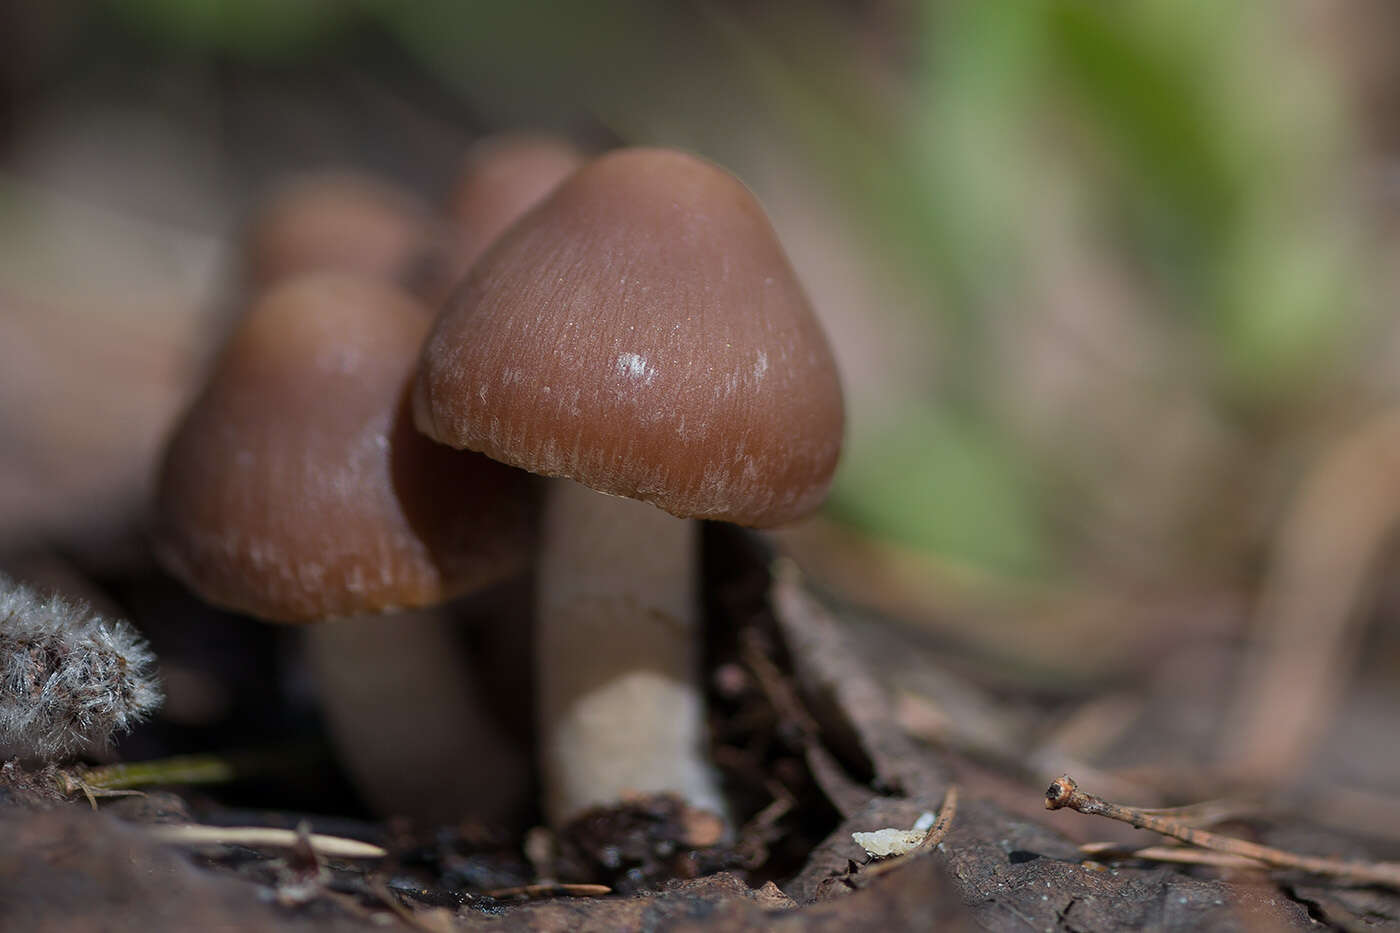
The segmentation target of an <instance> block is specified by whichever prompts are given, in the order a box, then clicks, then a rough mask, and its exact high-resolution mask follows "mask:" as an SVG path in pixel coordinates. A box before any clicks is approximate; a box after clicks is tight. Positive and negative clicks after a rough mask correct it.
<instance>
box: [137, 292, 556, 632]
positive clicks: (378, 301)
mask: <svg viewBox="0 0 1400 933" xmlns="http://www.w3.org/2000/svg"><path fill="white" fill-rule="evenodd" d="M430 321H431V318H430V316H429V314H428V312H427V311H426V310H425V309H424V308H423V307H422V306H421V305H420V304H418V303H417V302H415V301H414V300H413V299H411V298H409V297H408V296H406V295H404V294H402V293H400V292H399V291H397V290H395V289H394V288H392V287H391V286H389V285H385V284H381V283H377V282H374V281H372V280H368V279H363V278H359V277H352V276H345V275H337V274H327V273H322V274H316V275H310V276H304V277H299V278H296V279H292V280H290V281H288V282H286V283H284V284H282V285H280V286H278V287H276V288H274V289H273V290H272V291H270V292H269V293H267V295H265V296H264V297H263V298H262V299H261V300H260V301H258V302H257V304H256V305H255V306H254V307H253V308H252V309H251V310H250V311H249V312H248V314H247V315H246V316H245V317H244V318H243V319H242V321H241V322H240V325H239V327H238V329H237V331H236V332H235V333H234V335H233V338H232V340H231V341H230V343H229V345H228V346H227V348H226V349H225V351H224V354H223V356H222V358H221V359H220V361H219V363H218V365H217V367H216V369H215V371H214V373H213V376H212V378H211V380H210V382H209V384H208V386H207V387H206V388H205V390H204V392H203V393H202V394H201V395H200V397H199V398H198V399H197V400H196V402H195V404H194V406H193V408H192V409H191V410H190V411H189V413H188V414H187V415H186V416H185V418H184V421H183V422H182V423H181V425H180V427H179V429H178V431H177V432H176V434H175V436H174V439H173V440H172V441H171V444H170V447H169V449H168V451H167V454H166V458H165V463H164V468H163V470H162V473H161V477H160V483H159V494H158V507H157V521H156V538H157V542H156V543H157V549H158V553H159V555H160V557H161V558H162V560H163V562H164V563H165V564H166V566H168V567H169V569H170V570H171V571H172V572H173V573H174V574H175V575H176V576H178V577H180V578H181V579H182V580H184V581H185V582H186V583H187V584H188V585H189V586H190V587H191V588H192V589H194V590H196V591H197V592H199V593H200V594H201V595H203V596H204V597H205V598H206V599H208V600H209V601H211V602H214V603H217V604H220V605H223V606H227V607H231V608H235V609H239V610H242V611H244V612H248V613H251V614H253V615H257V616H262V617H265V618H269V619H276V620H280V621H311V620H315V619H320V618H326V617H334V616H348V615H355V614H359V613H364V612H370V611H377V610H388V609H393V608H398V607H409V606H423V605H429V604H433V603H437V602H440V601H442V600H444V599H447V598H448V597H451V596H453V595H456V594H458V593H462V592H465V591H468V590H471V589H474V588H476V587H479V586H483V585H485V584H486V583H488V582H492V581H494V580H497V579H499V578H501V577H502V576H504V575H506V574H508V573H510V572H512V571H514V570H517V569H519V568H521V566H522V565H523V562H524V560H525V557H526V555H527V553H528V548H529V534H530V531H529V525H530V521H529V519H530V516H529V506H528V495H527V490H526V488H525V484H526V480H527V479H528V477H526V476H525V475H524V474H522V473H520V472H519V471H516V470H510V469H508V468H506V467H504V466H501V465H500V464H497V463H494V462H492V461H490V460H488V459H487V458H485V457H481V456H478V455H475V454H470V453H463V452H461V451H455V450H451V449H449V448H447V447H443V446H441V445H438V444H434V443H432V442H431V441H429V440H428V439H427V438H425V437H423V436H422V435H421V434H419V433H418V432H417V431H415V430H414V429H413V426H412V424H411V423H410V420H409V410H408V404H407V387H408V384H409V380H410V378H411V375H412V371H413V366H414V363H415V362H416V360H417V356H418V352H419V349H420V347H421V345H422V341H423V338H424V336H425V335H426V333H427V331H428V327H429V324H430Z"/></svg>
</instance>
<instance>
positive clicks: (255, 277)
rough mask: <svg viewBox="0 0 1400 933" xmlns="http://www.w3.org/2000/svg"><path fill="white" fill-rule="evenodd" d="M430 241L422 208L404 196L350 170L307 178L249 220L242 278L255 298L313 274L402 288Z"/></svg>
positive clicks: (276, 196)
mask: <svg viewBox="0 0 1400 933" xmlns="http://www.w3.org/2000/svg"><path fill="white" fill-rule="evenodd" d="M433 236H434V234H433V230H432V221H431V219H430V215H429V214H428V211H427V209H426V208H425V207H424V206H423V205H422V204H420V203H419V202H418V201H417V200H415V199H414V198H413V196H412V195H410V194H408V193H407V192H405V191H401V190H399V189H398V188H396V187H394V186H392V185H390V184H387V183H385V182H381V181H378V180H376V179H373V178H369V177H367V176H363V175H358V174H355V173H352V172H343V171H331V172H324V173H318V174H314V175H307V176H304V177H301V178H296V179H293V180H291V181H289V182H288V183H287V184H286V185H285V186H284V187H283V188H282V189H281V190H279V191H278V192H276V193H275V194H274V195H273V196H272V197H271V198H270V199H269V200H268V202H267V204H266V205H264V206H263V208H262V209H261V210H260V211H258V212H257V213H256V214H255V215H254V217H253V218H252V220H251V222H250V223H249V225H248V229H247V232H246V234H245V239H246V254H247V255H246V260H245V262H246V268H245V270H244V273H245V278H246V279H247V281H248V284H249V286H250V287H251V289H252V294H255V295H256V294H260V293H261V292H262V291H263V290H265V289H267V288H268V287H270V286H272V285H273V284H275V283H277V282H280V281H282V280H283V279H285V278H288V277H290V276H294V275H299V274H301V273H306V272H315V271H342V272H355V273H360V274H363V275H366V276H370V277H374V278H380V279H383V280H385V281H391V282H392V281H399V282H406V281H408V280H409V279H411V278H413V277H415V276H417V275H418V274H419V272H420V270H419V269H418V266H419V265H421V264H423V263H425V262H429V261H431V260H432V258H433V257H432V256H431V249H432V239H433Z"/></svg>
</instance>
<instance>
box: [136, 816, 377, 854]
mask: <svg viewBox="0 0 1400 933" xmlns="http://www.w3.org/2000/svg"><path fill="white" fill-rule="evenodd" d="M146 832H147V833H149V834H150V835H151V836H153V837H155V838H156V839H157V840H159V841H161V842H173V843H177V844H179V845H240V846H273V847H276V848H281V849H285V848H292V847H294V846H296V845H298V844H299V843H301V842H303V841H309V842H310V844H311V848H312V850H313V851H314V852H315V853H316V854H318V855H324V856H328V857H330V858H383V857H384V856H386V855H388V854H389V853H388V852H386V851H385V850H384V849H382V848H380V847H379V846H377V845H374V844H373V843H369V842H361V841H360V840H358V839H346V838H344V837H342V836H327V835H324V834H322V833H309V834H307V835H306V836H305V838H304V839H303V837H301V836H299V835H298V834H297V833H296V832H295V831H293V830H290V829H273V828H270V827H264V826H202V825H198V824H186V825H178V826H174V825H168V824H162V825H157V826H148V827H146Z"/></svg>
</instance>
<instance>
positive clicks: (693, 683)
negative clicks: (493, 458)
mask: <svg viewBox="0 0 1400 933" xmlns="http://www.w3.org/2000/svg"><path fill="white" fill-rule="evenodd" d="M550 485H551V488H550V491H549V493H548V494H547V496H546V505H545V515H544V528H543V532H544V533H543V536H542V537H543V542H544V543H543V545H542V548H541V551H540V557H539V579H538V582H537V587H538V597H537V600H538V604H537V619H536V625H537V626H538V629H537V642H536V644H537V647H536V665H537V671H538V677H539V684H540V692H539V704H540V705H539V723H540V756H541V762H542V766H543V769H544V775H543V777H544V787H545V800H544V806H545V812H546V816H547V817H548V819H549V821H550V822H551V823H552V824H554V825H556V826H558V825H563V824H564V823H565V822H567V821H568V820H569V819H570V818H572V817H574V816H577V815H578V814H579V813H581V812H583V811H584V810H586V809H588V808H589V807H592V806H601V805H605V804H612V803H616V802H617V801H618V800H619V799H622V798H623V797H625V796H626V795H627V794H628V793H630V792H640V793H647V794H659V793H666V792H670V793H677V794H680V795H681V796H683V797H684V798H685V799H686V801H687V802H688V803H689V804H690V805H692V806H698V807H703V808H705V809H708V810H713V811H714V812H716V813H720V814H723V812H724V803H723V796H722V795H721V794H720V791H719V787H718V785H717V782H716V780H715V776H714V773H713V771H712V770H711V768H710V767H709V765H708V764H707V763H706V756H705V754H704V746H705V721H704V717H705V709H704V707H705V703H704V691H703V689H702V686H701V684H700V673H699V669H700V659H699V657H698V655H699V650H700V649H699V637H698V636H699V633H698V629H699V623H698V618H697V616H698V612H697V605H696V586H695V567H696V560H697V555H696V541H697V530H698V529H697V526H696V525H695V523H694V522H691V521H688V520H686V519H681V518H676V517H675V516H673V515H668V514H667V513H666V512H663V511H662V510H661V509H658V508H656V507H655V506H653V505H651V504H649V503H646V502H638V501H635V500H632V499H625V498H620V497H617V496H609V495H605V494H603V493H599V492H594V491H593V490H591V489H588V488H587V487H585V486H581V485H579V484H577V483H573V482H569V481H567V480H556V481H555V482H553V483H551V484H550Z"/></svg>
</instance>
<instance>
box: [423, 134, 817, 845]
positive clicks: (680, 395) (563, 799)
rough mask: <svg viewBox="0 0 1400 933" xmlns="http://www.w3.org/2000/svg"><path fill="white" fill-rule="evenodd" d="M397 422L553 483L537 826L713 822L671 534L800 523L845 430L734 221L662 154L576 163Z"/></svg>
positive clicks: (686, 602) (685, 570) (755, 231)
mask: <svg viewBox="0 0 1400 933" xmlns="http://www.w3.org/2000/svg"><path fill="white" fill-rule="evenodd" d="M413 404H414V417H415V421H416V423H417V425H418V427H419V428H420V429H421V430H422V431H424V432H425V433H427V434H428V435H429V436H431V437H433V438H435V439H437V440H439V441H441V442H443V443H445V444H450V445H452V446H454V447H460V448H466V449H469V450H476V451H480V452H482V453H484V454H486V455H487V456H489V457H492V458H493V459H495V460H499V461H501V462H503V463H508V464H511V465H513V466H516V467H520V468H521V469H525V470H529V471H531V472H533V473H539V474H543V475H546V476H553V477H560V478H561V480H560V481H559V482H557V483H555V484H553V485H552V486H551V487H550V490H549V492H548V494H547V504H546V506H545V515H544V520H543V529H542V552H541V558H540V567H539V580H538V595H537V616H538V618H537V625H538V630H537V635H536V639H537V664H538V669H537V672H536V675H537V678H538V681H539V687H538V689H539V691H540V699H539V706H538V709H539V720H540V732H541V738H540V741H541V755H542V766H543V782H544V787H545V801H544V805H545V811H546V816H547V817H548V818H549V820H550V822H551V823H553V824H554V825H556V826H560V825H563V824H564V823H566V822H568V821H569V820H570V819H572V818H573V817H575V816H577V815H579V814H580V813H581V812H582V811H584V810H585V809H587V808H589V807H592V806H595V805H608V804H613V803H616V802H617V801H619V800H620V799H621V798H622V797H623V796H624V795H625V794H627V793H629V792H641V793H665V792H671V793H677V794H680V795H682V796H683V797H684V798H685V799H686V800H687V802H688V803H690V804H691V805H692V806H696V807H701V808H706V809H711V810H714V811H716V812H720V813H723V811H724V806H723V798H722V796H721V794H720V792H719V789H718V787H717V784H716V781H715V778H714V775H713V774H712V771H711V769H710V767H709V765H708V763H707V761H706V756H705V755H704V753H703V745H704V721H703V691H702V690H701V688H700V685H699V670H698V668H699V661H698V652H699V642H698V633H697V631H696V629H697V621H696V614H697V608H696V604H697V600H696V593H695V564H696V555H695V543H696V537H695V535H696V527H697V526H695V524H694V523H693V522H690V521H685V520H684V519H688V518H706V519H715V520H720V521H729V522H735V523H738V524H742V525H752V526H770V525H776V524H779V523H782V522H787V521H791V520H793V519H796V518H799V517H801V516H803V515H805V514H806V513H808V512H810V511H811V510H812V509H814V508H816V506H817V505H818V504H819V503H820V502H821V500H822V498H823V497H824V495H825V493H826V490H827V487H828V485H829V483H830V480H831V476H832V473H833V471H834V469H835V467H836V462H837V458H838V455H839V452H840V448H841V439H842V427H843V417H844V416H843V406H842V398H841V390H840V385H839V381H838V378H837V374H836V368H835V364H834V362H833V360H832V356H831V352H830V349H829V347H828V345H827V342H826V338H825V336H824V335H823V333H822V329H821V326H820V325H819V323H818V322H817V320H816V318H815V316H814V315H813V314H812V311H811V307H810V305H809V304H808V301H807V298H806V296H805V295H804V294H803V291H802V289H801V287H800V285H799V284H798V282H797V279H796V276H795V274H794V273H793V270H792V267H791V265H790V264H789V263H788V260H787V257H786V256H785V255H784V253H783V251H782V248H781V246H780V245H779V243H778V240H777V237H776V235H775V233H774V231H773V229H772V227H771V225H770V224H769V222H768V219H767V218H766V216H765V215H764V213H763V210H762V208H761V207H760V206H759V204H758V202H757V201H756V200H755V198H754V197H753V196H752V195H751V194H750V193H749V191H748V190H747V189H746V188H744V186H743V185H742V184H740V183H739V182H738V181H737V180H736V179H734V178H733V177H732V176H730V175H728V174H727V173H725V172H724V171H722V170H720V169H718V168H716V167H715V166H713V165H711V164H709V163H707V162H704V161H701V160H699V159H696V158H693V157H690V156H687V155H683V154H680V153H676V152H671V151H666V150H649V149H637V150H620V151H617V152H614V153H611V154H609V155H605V156H603V157H601V158H599V159H597V160H596V161H594V162H592V163H591V164H589V165H588V166H586V167H584V168H583V169H581V170H579V171H578V172H577V173H575V174H574V175H572V176H571V177H570V178H569V179H568V180H567V181H565V182H564V183H563V184H562V185H561V186H560V187H559V188H557V189H556V190H555V191H554V193H553V194H552V195H550V197H549V198H548V199H547V200H545V201H544V202H543V203H542V204H540V205H539V206H538V207H536V208H535V209H534V210H532V211H531V212H530V213H528V214H526V215H525V216H524V217H523V218H521V219H520V220H519V221H517V222H516V223H515V224H514V225H513V226H512V227H511V228H510V229H509V230H508V231H507V232H506V233H505V234H503V236H502V237H501V239H500V240H498V241H497V243H496V244H495V245H494V246H493V247H492V248H491V249H490V250H489V251H488V252H487V253H486V254H485V255H484V256H483V257H482V258H481V259H480V260H479V261H478V262H477V263H476V265H475V266H474V267H473V269H472V272H471V274H470V275H469V276H468V278H467V281H466V282H465V284H464V285H463V286H462V287H461V288H460V289H459V290H458V292H457V293H456V295H455V296H454V298H453V300H452V301H451V302H450V303H449V305H448V306H447V308H446V309H445V311H444V313H443V314H442V315H441V316H440V317H439V319H438V322H437V324H436V326H435V328H434V331H433V333H432V336H431V337H430V338H429V340H428V342H427V344H426V345H425V346H424V352H423V359H422V364H421V367H420V370H419V374H418V379H417V383H416V386H415V389H414V395H413ZM653 506H655V507H653ZM668 513H669V514H668Z"/></svg>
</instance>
